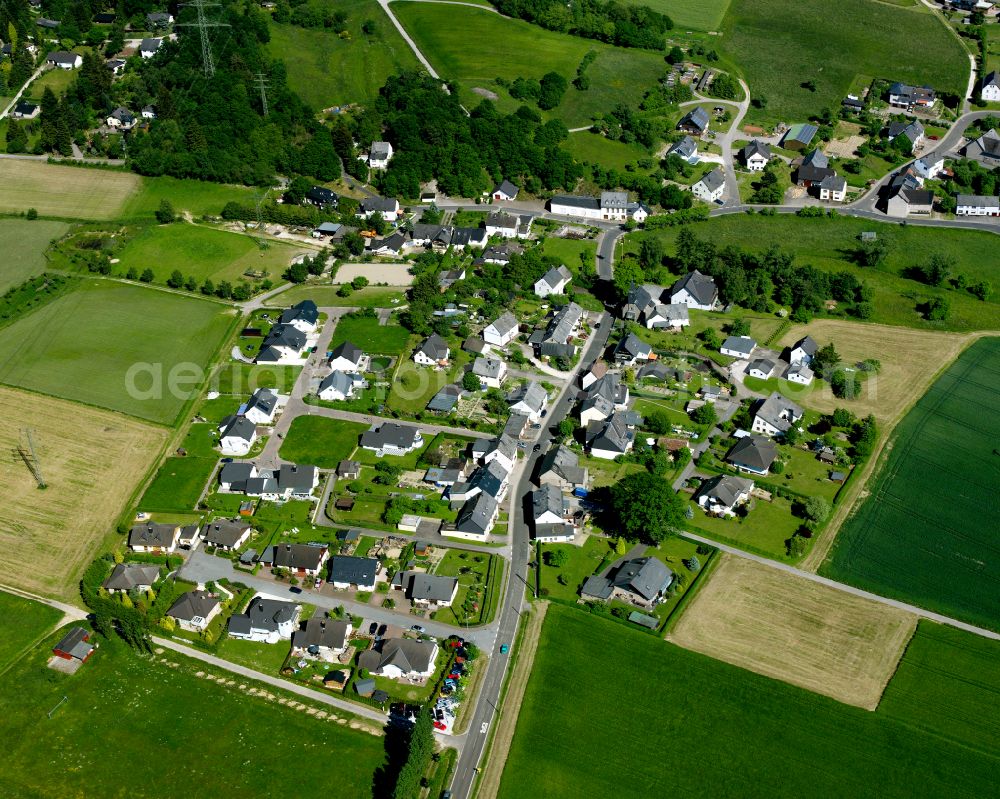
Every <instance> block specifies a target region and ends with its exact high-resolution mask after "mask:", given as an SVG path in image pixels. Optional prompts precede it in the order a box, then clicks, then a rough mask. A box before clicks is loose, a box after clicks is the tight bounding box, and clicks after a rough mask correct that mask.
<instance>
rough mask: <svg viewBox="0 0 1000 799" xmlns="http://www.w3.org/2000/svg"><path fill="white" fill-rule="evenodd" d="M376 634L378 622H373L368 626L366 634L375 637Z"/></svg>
mask: <svg viewBox="0 0 1000 799" xmlns="http://www.w3.org/2000/svg"><path fill="white" fill-rule="evenodd" d="M377 632H378V622H377V621H373V622H372V623H371V624H369V625H368V634H369V635H375V633H377Z"/></svg>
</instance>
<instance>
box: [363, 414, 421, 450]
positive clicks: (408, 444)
mask: <svg viewBox="0 0 1000 799" xmlns="http://www.w3.org/2000/svg"><path fill="white" fill-rule="evenodd" d="M423 444H424V438H423V436H422V435H421V434H420V428H419V427H411V426H410V425H401V424H397V423H396V422H381V423H377V424H373V425H372V426H371V428H370V429H368V430H366V431H365V432H364V433H362V434H361V448H362V449H367V450H371V451H372V452H374V453H375V454H376V455H378V456H379V457H382V456H383V455H405V454H406V453H408V452H413V450H415V449H418V448H419V447H422V446H423Z"/></svg>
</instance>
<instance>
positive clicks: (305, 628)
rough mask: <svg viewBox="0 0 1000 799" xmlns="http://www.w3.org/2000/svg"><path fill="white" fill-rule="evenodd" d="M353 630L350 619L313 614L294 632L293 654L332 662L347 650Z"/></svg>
mask: <svg viewBox="0 0 1000 799" xmlns="http://www.w3.org/2000/svg"><path fill="white" fill-rule="evenodd" d="M352 630H353V627H352V626H351V623H350V622H349V621H335V620H333V619H331V618H329V617H328V616H326V615H325V614H324V615H317V616H312V617H310V618H309V619H307V620H306V621H305V622H304V623H303V624H302V629H300V630H296V631H295V632H294V633H292V655H293V656H295V657H313V658H318V659H319V660H325V661H327V662H331V663H332V662H333V661H335V660H336V659H337V658H338V657H339V656H340V655H342V654H343V653H344V652H345V651H346V650H347V642H348V640H349V639H350V637H351V632H352Z"/></svg>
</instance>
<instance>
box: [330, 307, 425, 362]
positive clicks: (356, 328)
mask: <svg viewBox="0 0 1000 799" xmlns="http://www.w3.org/2000/svg"><path fill="white" fill-rule="evenodd" d="M409 340H410V332H409V331H408V330H407V329H406V328H405V327H403V326H401V325H397V324H394V323H392V322H390V323H389V324H387V325H380V324H379V323H378V318H376V317H365V316H355V317H348V316H345V317H341V318H340V319H339V320H338V321H337V327H336V329H335V330H334V331H333V338H332V339H331V341H330V349H333V348H334V347H336V346H337V345H338V344H341V343H343V342H345V341H350V342H351V343H353V344H355V345H357V346H358V347H361V349H362V350H364V351H365V352H367V353H379V354H381V355H399V354H400V353H401V352H402V351H403V350H404V349H405V348H406V344H407V342H408V341H409Z"/></svg>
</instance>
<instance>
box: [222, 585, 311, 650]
mask: <svg viewBox="0 0 1000 799" xmlns="http://www.w3.org/2000/svg"><path fill="white" fill-rule="evenodd" d="M301 612H302V606H301V605H297V604H296V603H294V602H285V601H283V600H280V599H273V598H271V597H267V596H255V597H254V598H253V599H252V600H251V601H250V604H249V605H247V609H246V610H245V611H244V612H243V613H236V614H233V615H232V616H230V617H229V637H230V638H236V639H238V640H241V641H258V642H260V643H265V644H276V643H278V641H288V640H291V638H292V635H293V633H294V632H295V629H296V628H297V627H298V624H299V613H301Z"/></svg>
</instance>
